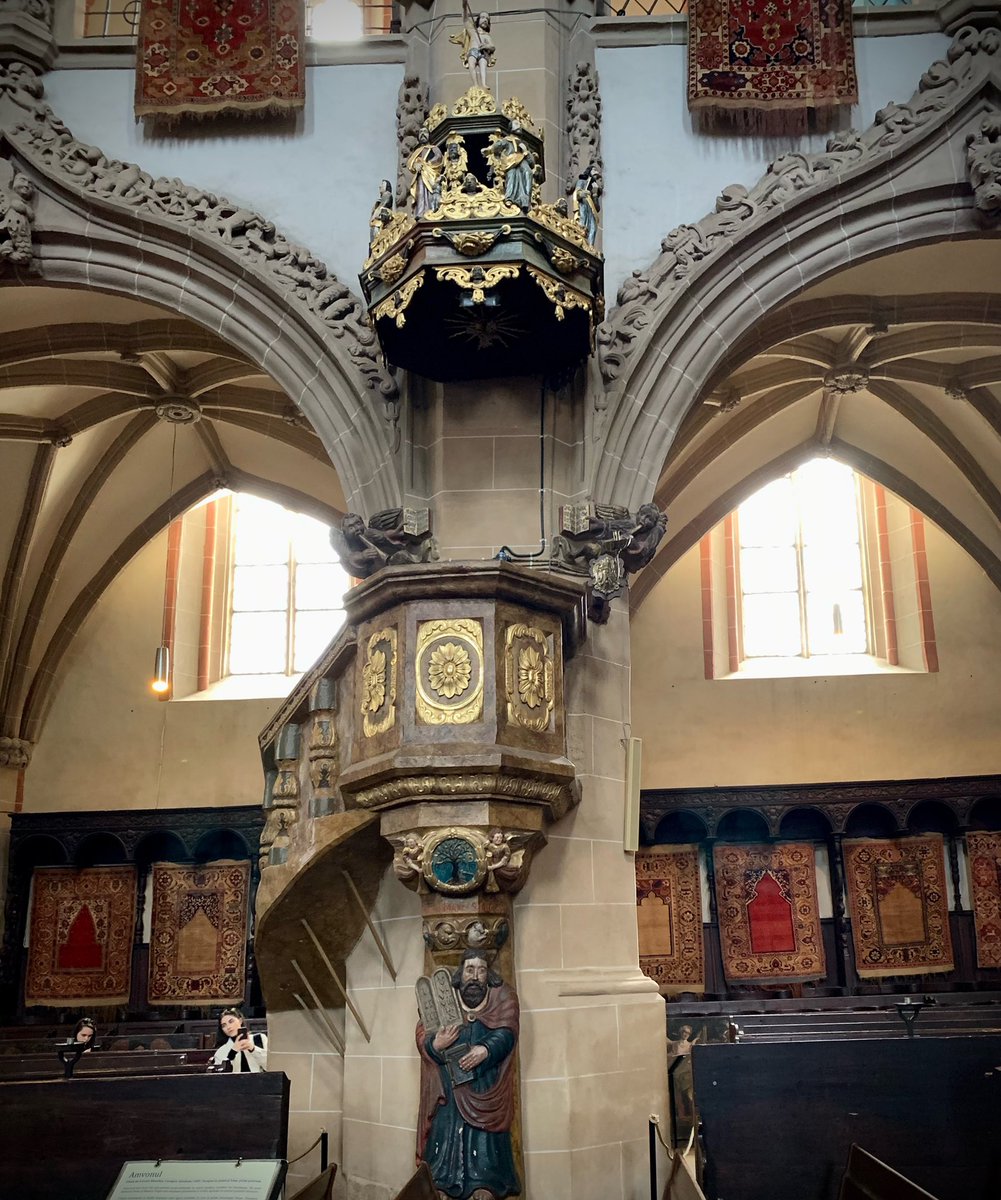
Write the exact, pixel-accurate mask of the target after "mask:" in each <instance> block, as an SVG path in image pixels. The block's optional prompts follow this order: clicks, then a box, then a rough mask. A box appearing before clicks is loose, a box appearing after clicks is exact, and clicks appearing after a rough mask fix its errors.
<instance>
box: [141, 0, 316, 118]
mask: <svg viewBox="0 0 1001 1200" xmlns="http://www.w3.org/2000/svg"><path fill="white" fill-rule="evenodd" d="M305 31H306V18H305V6H304V3H303V0H228V2H227V3H226V4H220V3H218V0H143V4H142V11H141V14H140V18H139V38H138V47H137V53H136V103H135V111H136V116H137V117H142V116H164V117H178V116H181V115H183V114H192V113H196V114H206V113H219V112H229V113H237V114H256V113H269V112H288V111H291V110H294V109H297V108H302V106H303V104H304V103H305V99H306V72H305V65H306V64H305V54H306V40H305Z"/></svg>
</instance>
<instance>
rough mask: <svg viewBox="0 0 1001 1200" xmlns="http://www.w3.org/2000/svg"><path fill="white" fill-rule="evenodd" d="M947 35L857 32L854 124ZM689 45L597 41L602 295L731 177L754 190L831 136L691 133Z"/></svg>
mask: <svg viewBox="0 0 1001 1200" xmlns="http://www.w3.org/2000/svg"><path fill="white" fill-rule="evenodd" d="M949 41H950V39H949V38H947V37H946V36H945V35H944V34H940V33H928V34H912V35H906V36H899V37H874V38H873V37H870V38H856V40H855V58H856V67H857V70H858V80H859V103H858V105H857V106H856V107H855V108H853V109H852V112H851V118H850V123H851V124H852V125H853V126H855V127H856V128H860V129H864V128H866V127H867V126H869V125H871V124H872V120H873V116H874V115H875V113H876V111H877V110H878V109H880V108H883V107H884V106H885V105H886V104H888V103H889V102H890V101H891V100H896V101H903V100H907V99H909V98H910V96H911V95H912V94H913V93H914V91H915V90H916V89H917V85H918V80H919V79H920V78H921V76H922V74H923V73H924V72H925V71H926V70H927V68H928V67H929V66H930V65H931V63H932V62H934V61H935V60H936V59H938V58H944V56H945V51H946V49H947V48H948V46H949ZM687 62H688V47H687V46H636V47H629V48H614V49H613V48H599V50H598V51H597V56H596V63H597V68H598V78H599V82H600V86H601V97H602V103H603V110H602V130H601V148H602V156H603V158H604V163H605V195H604V200H603V205H604V211H603V213H602V230H603V232H602V242H603V249H604V254H605V294H606V295H607V296H608V297H609V298H610V299H611V298H612V297H613V296H614V295H615V293H616V292H617V291H618V288H619V285H620V284H621V283H622V280H623V279H624V278H625V277H626V276H627V275H628V274H629V272H630V271H632V270H634V269H637V268H642V267H645V266H647V265H648V264H649V263H650V262H652V261H653V259H654V258H656V257H657V255H658V254H659V252H660V242H661V239H662V238H663V237H665V236H666V235H667V234H668V233H669V232H670V231H671V230H672V229H674V228H675V226H677V225H681V224H686V223H689V222H694V221H697V220H699V219H700V218H701V217H703V216H705V215H706V214H707V213H710V212H712V211H713V206H714V205H715V203H716V197H717V196H718V195H719V193H720V191H721V190H722V189H723V188H724V187H726V186H727V185H728V184H731V183H742V184H744V185H745V186H746V187H750V185H751V184H753V183H754V182H755V181H756V180H757V179H759V178H760V177H761V175H762V174H764V171H765V169H766V167H767V166H768V164H769V163H770V162H771V161H772V160H773V159H774V158H776V157H777V156H778V155H779V154H783V153H787V152H789V151H794V150H801V151H817V150H823V149H824V146H825V144H826V141H827V135H826V134H823V135H812V136H804V137H801V138H781V139H780V138H761V137H753V138H751V137H737V136H725V135H719V136H706V135H697V134H696V133H695V132H694V131H693V129H692V120H691V116H690V115H689V112H688V107H687V99H686V96H687V91H686V88H687Z"/></svg>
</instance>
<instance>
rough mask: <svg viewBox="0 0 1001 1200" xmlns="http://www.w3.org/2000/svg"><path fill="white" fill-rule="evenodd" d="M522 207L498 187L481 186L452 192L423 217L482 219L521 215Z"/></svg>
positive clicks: (435, 218)
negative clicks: (475, 189)
mask: <svg viewBox="0 0 1001 1200" xmlns="http://www.w3.org/2000/svg"><path fill="white" fill-rule="evenodd" d="M521 215H522V212H521V209H520V208H519V207H518V206H517V204H510V203H508V201H507V200H505V199H504V196H503V195H502V194H501V192H499V191H498V190H497V188H490V187H483V186H482V185H481V186H480V190H479V191H478V192H462V191H458V192H451V193H448V194H447V195H444V196H443V197H442V201H441V204H440V205H439V206H438V207H437V208H436V209H435V210H434V211H433V212H432V211H430V210H429V211H428V212H426V213H425V214H424V216H423V217H422V218H421V220H423V221H482V220H489V219H491V218H493V217H520V216H521Z"/></svg>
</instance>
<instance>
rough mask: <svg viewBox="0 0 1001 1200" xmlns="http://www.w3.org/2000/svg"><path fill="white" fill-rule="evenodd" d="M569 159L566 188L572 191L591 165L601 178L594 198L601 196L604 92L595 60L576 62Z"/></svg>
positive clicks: (569, 100)
mask: <svg viewBox="0 0 1001 1200" xmlns="http://www.w3.org/2000/svg"><path fill="white" fill-rule="evenodd" d="M567 140H568V141H569V154H568V159H567V173H566V180H567V182H566V191H567V195H570V193H571V192H572V191H573V186H574V180H575V179H577V178H579V176H580V175H581V174H582V173H583V172H584V171H585V170H586V169H587V167H588V166H592V167H593V168H594V171H595V173H596V178H597V180H598V183H597V185H596V186H595V188H594V193H595V198H596V199H599V200H600V198H601V182H600V181H601V179H602V178H603V176H604V164H603V163H602V160H601V94H600V93H599V91H598V72H597V71H596V70H595V68H594V64H593V63H584V62H579V63H577V65H576V67H575V68H574V70H573V73H572V74H571V75H570V78H569V95H568V96H567Z"/></svg>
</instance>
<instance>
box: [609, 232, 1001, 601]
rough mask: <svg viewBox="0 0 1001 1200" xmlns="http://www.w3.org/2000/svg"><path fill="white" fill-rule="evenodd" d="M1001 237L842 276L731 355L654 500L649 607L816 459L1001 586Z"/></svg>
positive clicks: (907, 255)
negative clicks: (756, 499) (698, 556)
mask: <svg viewBox="0 0 1001 1200" xmlns="http://www.w3.org/2000/svg"><path fill="white" fill-rule="evenodd" d="M999 280H1001V240H999V239H997V238H990V239H975V240H970V241H965V242H938V243H935V244H933V245H929V246H923V247H920V248H917V249H911V250H907V251H902V252H898V253H897V254H894V255H890V256H887V257H885V258H881V259H877V260H875V261H872V262H869V263H866V264H864V265H861V266H857V267H853V268H850V269H849V270H846V271H843V272H840V273H838V274H835V275H833V276H831V277H830V278H828V279H827V280H825V281H824V282H823V283H821V284H818V285H815V286H814V287H812V288H809V289H807V290H805V291H803V292H802V293H801V294H800V296H799V297H798V298H797V299H796V300H794V301H793V302H791V303H789V304H787V305H785V306H784V307H783V308H781V309H779V310H778V311H777V312H775V313H773V314H772V315H770V316H768V317H766V318H764V319H763V320H762V321H761V322H760V323H759V324H758V325H757V326H755V328H754V330H753V332H752V333H751V334H750V335H749V336H748V337H746V338H745V339H743V341H742V342H741V343H740V344H738V345H735V346H733V347H732V348H731V351H730V353H729V355H728V356H727V360H726V363H725V365H724V367H723V368H722V369H721V371H720V372H719V374H718V376H717V378H715V379H712V380H709V381H707V384H706V387H705V389H704V390H703V392H702V397H701V403H700V404H698V405H696V406H695V407H694V408H692V409H691V410H690V411H689V413H688V414H687V416H686V418H685V420H684V422H683V423H682V425H681V427H680V429H679V431H678V435H677V437H676V438H675V440H674V443H673V445H672V447H671V451H670V454H669V455H668V458H667V461H666V463H665V464H664V467H663V470H662V473H661V476H660V479H659V482H658V485H657V492H656V498H657V501H658V503H659V504H660V505H661V506H662V507H664V508H666V509H667V511H668V513H669V515H670V519H671V524H670V525H669V527H668V537H667V538H666V539H665V542H664V543H663V544H662V546H661V550H660V551H659V553H658V555H657V557H656V558H655V560H654V562H653V563H652V564H651V566H650V567H649V568H647V570H646V571H645V572H643V574H641V575H640V576H639V578H638V580H637V582H636V584H634V586H633V589H632V602H633V604H634V606H635V605H637V604H639V603H641V602H642V600H643V598H644V597H645V596H646V595H648V594H649V592H650V590H651V589H652V587H654V586H655V585H656V582H657V580H658V579H659V578H661V577H662V576H663V574H664V573H665V572H666V571H667V570H668V569H669V567H670V566H671V565H673V563H674V562H676V561H677V560H678V559H679V558H680V557H681V555H682V554H684V553H685V551H686V550H688V549H689V548H690V547H691V546H692V545H694V544H695V543H696V542H697V541H698V539H699V538H700V537H702V535H703V534H705V533H706V532H708V530H709V529H711V528H712V527H713V526H714V525H715V524H716V523H717V521H719V520H721V519H722V518H723V517H724V516H725V515H726V514H727V513H728V512H730V511H731V510H732V509H733V508H735V507H736V506H737V505H738V504H739V503H740V502H741V501H742V500H743V499H745V498H746V497H747V496H748V495H750V494H751V493H752V492H753V491H755V490H756V489H757V488H758V487H760V486H762V485H763V484H765V483H766V482H768V481H769V480H771V479H773V478H775V477H776V476H778V475H782V474H784V473H786V472H787V471H789V470H791V469H793V467H795V466H796V465H797V464H798V463H800V462H802V461H804V460H805V459H807V458H811V457H814V456H815V455H817V454H827V453H829V454H832V455H834V456H835V457H837V458H839V459H841V460H843V461H845V462H848V463H850V464H851V465H853V466H854V467H855V468H856V469H857V470H859V471H861V472H862V473H863V474H865V475H868V476H869V477H870V478H872V479H875V480H877V481H878V482H880V483H883V484H884V485H885V486H886V487H888V488H889V489H890V490H891V491H894V492H896V493H897V494H898V495H899V496H901V497H902V498H903V499H905V500H907V501H908V502H909V503H911V504H912V505H913V506H914V507H916V508H918V509H920V510H921V511H922V512H923V513H924V515H925V516H926V517H928V518H929V519H931V520H932V521H934V522H935V523H936V524H938V525H939V526H940V527H941V528H942V529H944V530H945V531H946V532H947V533H948V534H950V535H951V536H952V537H953V538H954V539H955V540H956V541H957V542H959V543H960V544H961V545H962V546H963V547H964V548H965V549H966V550H967V551H968V552H969V553H970V554H971V556H972V557H973V558H974V559H975V560H976V561H977V562H978V563H979V564H980V566H981V567H982V568H983V569H984V571H985V572H986V573H987V574H988V575H989V577H990V578H991V579H992V580H993V581H994V583H995V584H996V585H997V586H998V587H999V588H1001V285H999V282H998V281H999Z"/></svg>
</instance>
